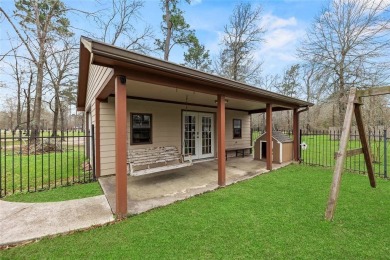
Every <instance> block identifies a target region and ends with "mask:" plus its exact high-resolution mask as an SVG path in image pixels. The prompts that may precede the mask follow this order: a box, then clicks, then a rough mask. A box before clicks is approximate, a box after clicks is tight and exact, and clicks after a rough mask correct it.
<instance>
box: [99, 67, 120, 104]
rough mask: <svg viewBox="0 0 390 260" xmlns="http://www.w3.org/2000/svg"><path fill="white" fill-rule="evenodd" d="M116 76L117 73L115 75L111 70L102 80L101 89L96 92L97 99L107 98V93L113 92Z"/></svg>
mask: <svg viewBox="0 0 390 260" xmlns="http://www.w3.org/2000/svg"><path fill="white" fill-rule="evenodd" d="M117 77H118V75H117V76H116V77H115V76H114V70H112V71H111V72H110V74H109V75H108V76H107V78H106V79H105V81H104V82H103V84H102V87H101V89H100V90H99V92H98V93H97V99H99V100H100V101H102V100H105V99H106V98H108V96H109V95H111V94H113V93H114V91H115V82H116V78H117Z"/></svg>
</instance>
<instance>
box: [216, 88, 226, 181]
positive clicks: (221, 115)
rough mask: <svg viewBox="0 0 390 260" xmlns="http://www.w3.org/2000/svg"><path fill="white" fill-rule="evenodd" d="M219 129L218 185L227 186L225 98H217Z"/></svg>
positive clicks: (221, 96) (219, 96) (220, 96)
mask: <svg viewBox="0 0 390 260" xmlns="http://www.w3.org/2000/svg"><path fill="white" fill-rule="evenodd" d="M217 102H218V108H217V124H218V126H217V128H218V185H219V186H225V185H226V154H225V153H226V149H225V148H226V144H225V139H226V129H225V125H226V119H225V96H223V95H218V98H217Z"/></svg>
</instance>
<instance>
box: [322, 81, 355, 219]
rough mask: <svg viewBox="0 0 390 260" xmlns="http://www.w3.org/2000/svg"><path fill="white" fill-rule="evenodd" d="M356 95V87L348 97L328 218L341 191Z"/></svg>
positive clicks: (331, 216) (331, 217)
mask: <svg viewBox="0 0 390 260" xmlns="http://www.w3.org/2000/svg"><path fill="white" fill-rule="evenodd" d="M355 97H356V89H355V88H352V89H351V91H350V93H349V97H348V105H347V110H346V112H345V119H344V125H343V129H342V133H341V138H340V148H339V151H338V152H337V159H336V165H335V168H334V172H333V180H332V185H331V186H330V194H329V200H328V206H327V208H326V211H325V218H326V219H327V220H332V219H333V215H334V211H335V209H336V203H337V198H338V195H339V191H340V183H341V174H342V171H343V166H344V160H345V155H346V150H347V145H348V140H349V134H350V131H351V123H352V116H353V111H354V101H355Z"/></svg>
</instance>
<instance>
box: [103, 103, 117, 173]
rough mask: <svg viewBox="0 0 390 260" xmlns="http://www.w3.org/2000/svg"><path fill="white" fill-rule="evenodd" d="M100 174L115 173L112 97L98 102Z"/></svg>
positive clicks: (113, 105) (113, 106)
mask: <svg viewBox="0 0 390 260" xmlns="http://www.w3.org/2000/svg"><path fill="white" fill-rule="evenodd" d="M100 156H101V159H100V163H101V175H102V176H104V175H110V174H114V173H115V103H114V102H113V100H112V98H109V101H108V102H101V103H100Z"/></svg>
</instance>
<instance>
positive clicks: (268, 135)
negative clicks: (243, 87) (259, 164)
mask: <svg viewBox="0 0 390 260" xmlns="http://www.w3.org/2000/svg"><path fill="white" fill-rule="evenodd" d="M265 124H266V126H265V127H266V141H267V149H266V150H267V151H266V153H265V154H266V155H265V156H266V161H267V170H270V171H271V170H272V104H267V105H266V123H265Z"/></svg>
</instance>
